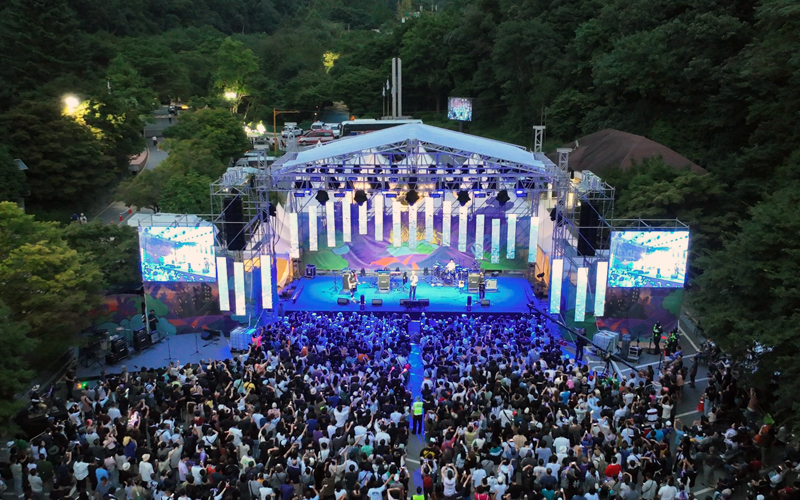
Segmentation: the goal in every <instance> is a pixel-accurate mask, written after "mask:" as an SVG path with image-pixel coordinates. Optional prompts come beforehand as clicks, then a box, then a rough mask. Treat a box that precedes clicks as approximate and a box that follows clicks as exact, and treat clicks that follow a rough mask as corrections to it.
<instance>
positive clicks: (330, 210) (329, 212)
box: [325, 201, 336, 248]
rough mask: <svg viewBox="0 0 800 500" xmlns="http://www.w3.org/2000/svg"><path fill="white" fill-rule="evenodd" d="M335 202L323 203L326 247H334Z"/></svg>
mask: <svg viewBox="0 0 800 500" xmlns="http://www.w3.org/2000/svg"><path fill="white" fill-rule="evenodd" d="M335 212H336V203H334V202H332V201H329V202H328V203H326V204H325V224H326V225H327V229H328V248H336V218H335V216H334V213H335Z"/></svg>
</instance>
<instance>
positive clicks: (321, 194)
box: [315, 189, 330, 205]
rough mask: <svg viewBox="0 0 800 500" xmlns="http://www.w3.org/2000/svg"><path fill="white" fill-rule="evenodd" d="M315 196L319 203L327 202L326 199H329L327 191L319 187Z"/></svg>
mask: <svg viewBox="0 0 800 500" xmlns="http://www.w3.org/2000/svg"><path fill="white" fill-rule="evenodd" d="M315 198H316V200H317V201H318V202H319V204H320V205H324V204H326V203H328V200H329V199H330V197H329V196H328V192H327V191H325V190H324V189H320V190H319V191H317V196H316V197H315Z"/></svg>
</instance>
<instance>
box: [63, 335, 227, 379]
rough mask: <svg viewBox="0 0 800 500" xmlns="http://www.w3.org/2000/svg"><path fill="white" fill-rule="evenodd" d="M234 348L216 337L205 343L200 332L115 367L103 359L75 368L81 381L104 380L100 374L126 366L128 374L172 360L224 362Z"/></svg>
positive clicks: (178, 337) (131, 356) (134, 354)
mask: <svg viewBox="0 0 800 500" xmlns="http://www.w3.org/2000/svg"><path fill="white" fill-rule="evenodd" d="M231 357H232V356H231V347H230V344H229V343H228V339H227V338H225V337H215V338H214V339H211V340H203V339H202V337H201V334H200V333H185V334H181V335H174V336H170V337H169V341H168V340H167V338H163V339H161V340H160V341H159V342H158V343H157V344H155V345H153V346H149V347H147V348H146V349H144V350H142V351H141V352H136V351H133V350H131V351H130V354H129V356H128V358H126V359H123V360H121V361H119V362H118V363H116V364H114V365H106V364H105V361H104V360H103V359H102V357H101V358H99V359H91V360H88V359H83V357H82V356H79V358H78V365H77V366H76V368H75V373H76V377H77V378H78V380H95V379H98V378H100V372H101V371H103V370H105V372H106V373H108V374H112V373H120V372H121V371H122V367H123V366H124V367H126V368H127V369H128V371H130V372H132V371H139V370H141V369H142V368H145V367H148V368H151V367H161V366H167V365H168V364H169V363H170V362H171V361H173V362H174V361H180V362H181V364H185V363H197V362H199V361H200V360H201V359H203V360H205V359H215V360H223V359H230V358H231Z"/></svg>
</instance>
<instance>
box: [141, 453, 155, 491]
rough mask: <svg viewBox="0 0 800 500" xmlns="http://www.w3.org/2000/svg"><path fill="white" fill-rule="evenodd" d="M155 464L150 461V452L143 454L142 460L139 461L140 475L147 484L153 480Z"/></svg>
mask: <svg viewBox="0 0 800 500" xmlns="http://www.w3.org/2000/svg"><path fill="white" fill-rule="evenodd" d="M153 473H154V469H153V464H151V463H150V454H149V453H145V454H144V455H142V461H141V462H140V463H139V477H141V478H142V482H144V483H145V484H148V483H150V481H152V480H153Z"/></svg>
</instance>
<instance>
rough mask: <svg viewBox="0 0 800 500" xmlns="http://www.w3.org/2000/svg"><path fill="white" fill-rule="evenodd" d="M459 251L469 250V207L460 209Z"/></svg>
mask: <svg viewBox="0 0 800 500" xmlns="http://www.w3.org/2000/svg"><path fill="white" fill-rule="evenodd" d="M458 251H459V252H466V251H467V207H459V209H458Z"/></svg>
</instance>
